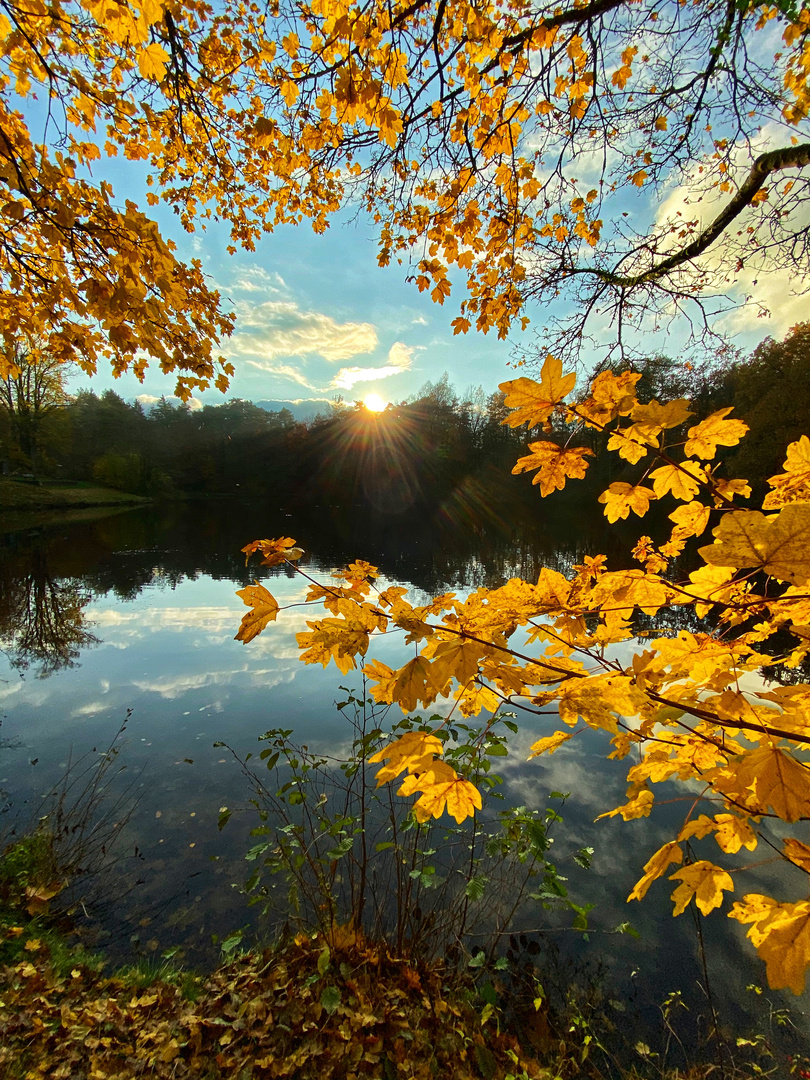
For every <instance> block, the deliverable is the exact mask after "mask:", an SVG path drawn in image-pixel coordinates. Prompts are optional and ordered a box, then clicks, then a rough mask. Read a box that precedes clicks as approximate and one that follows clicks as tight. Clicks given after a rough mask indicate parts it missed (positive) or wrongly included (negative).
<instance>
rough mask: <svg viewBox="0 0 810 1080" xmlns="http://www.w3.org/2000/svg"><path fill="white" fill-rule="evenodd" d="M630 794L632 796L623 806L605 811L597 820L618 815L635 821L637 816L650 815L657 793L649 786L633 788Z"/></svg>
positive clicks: (624, 819)
mask: <svg viewBox="0 0 810 1080" xmlns="http://www.w3.org/2000/svg"><path fill="white" fill-rule="evenodd" d="M628 795H631V798H630V799H629V800H628V801H627V802H626V803H625V804H624V805H623V806H617V807H616V809H615V810H607V811H605V813H604V814H600V815H599V817H597V819H596V820H597V821H599V818H605V817H617V816H618V817H620V818H621V819H622V820H623V821H634V820H635V819H636V818H642V817H649V816H650V811H651V810H652V808H653V803H654V802H655V795H653V793H652V792H651V791H650V790H649V789H648V788H642V789H641V790H640V791H636V792H633V791H632V789H631V791H630V792H628Z"/></svg>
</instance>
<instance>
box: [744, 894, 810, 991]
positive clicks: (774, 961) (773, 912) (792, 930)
mask: <svg viewBox="0 0 810 1080" xmlns="http://www.w3.org/2000/svg"><path fill="white" fill-rule="evenodd" d="M728 917H729V918H730V919H736V920H737V922H741V923H751V924H752V925H751V927H750V929H749V930H748V937H749V938H750V939H751V941H752V942H753V943H754V945H755V947H756V950H757V953H758V954H759V956H760V958H761V959H762V960H764V961H765V965H766V973H767V976H768V985H769V986H770V987H771V988H772V989H774V990H781V989H783V988H785V987H788V988H789V989H791V990H792V991H793V993H794V994H801V993H803V992H804V984H805V973H806V971H807V967H808V964H810V901H807V900H800V901H799V902H798V903H795V904H779V903H777V902H776V901H775V900H772V899H771V898H770V897H769V896H762V895H761V894H759V893H749V894H747V895H746V896H744V897H743V898H742V900H741V901H740V900H738V901H737V902H736V903H735V904H734V907H733V908H732V909H731V911H730V912H729V913H728Z"/></svg>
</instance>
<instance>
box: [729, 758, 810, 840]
mask: <svg viewBox="0 0 810 1080" xmlns="http://www.w3.org/2000/svg"><path fill="white" fill-rule="evenodd" d="M708 778H709V779H711V782H712V784H713V786H714V787H715V789H716V790H717V791H720V792H721V793H722V794H724V795H727V796H728V797H729V798H733V799H734V800H735V801H737V802H739V803H741V804H742V805H743V806H744V807H745V808H746V809H747V810H750V811H751V812H752V813H764V812H765V811H766V810H767V808H768V807H770V808H771V809H772V810H773V812H774V813H775V814H776V815H777V817H780V818H782V820H783V821H798V820H799V818H803V817H810V772H809V771H808V769H807V767H806V766H805V765H804V764H802V762H800V761H797V760H796V758H795V757H793V755H792V754H790V753H787V752H786V751H785V750H782V749H780V748H779V747H778V746H770V745H765V746H760V747H759V748H758V749H756V750H751V751H749V752H748V753H746V754H744V755H743V756H742V757H741V758H740V759H739V760H736V761H731V762H729V763H728V765H726V766H725V767H723V768H720V769H718V770H717V771H716V772H715V773H714V774H710V776H709V777H708Z"/></svg>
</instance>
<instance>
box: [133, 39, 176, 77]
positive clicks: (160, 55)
mask: <svg viewBox="0 0 810 1080" xmlns="http://www.w3.org/2000/svg"><path fill="white" fill-rule="evenodd" d="M168 64H169V54H168V53H167V52H166V50H165V49H164V48H163V46H162V45H158V43H157V42H152V44H151V45H147V46H146V47H145V48H144V49H141V51H140V52H139V53H138V71H140V73H141V75H142V76H143V77H144V79H154V80H155V81H156V82H160V80H161V79H162V78H163V76H164V75H165V74H166V68H167V66H168Z"/></svg>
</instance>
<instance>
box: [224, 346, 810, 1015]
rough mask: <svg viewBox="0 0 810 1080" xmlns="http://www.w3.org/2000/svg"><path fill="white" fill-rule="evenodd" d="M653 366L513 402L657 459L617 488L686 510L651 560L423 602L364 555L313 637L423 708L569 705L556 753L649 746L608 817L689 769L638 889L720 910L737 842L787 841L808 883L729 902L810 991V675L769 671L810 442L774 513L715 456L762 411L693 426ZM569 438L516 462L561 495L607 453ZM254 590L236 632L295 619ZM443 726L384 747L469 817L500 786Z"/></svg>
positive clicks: (786, 971)
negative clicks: (387, 583) (793, 892)
mask: <svg viewBox="0 0 810 1080" xmlns="http://www.w3.org/2000/svg"><path fill="white" fill-rule="evenodd" d="M638 379H639V376H638V375H635V374H632V373H629V372H625V373H622V374H620V375H618V376H617V375H614V374H613V373H612V372H609V371H608V372H603V373H602V374H600V375H599V376H598V377H597V378H596V379H595V380H594V381H593V383H592V384H591V386H590V390H589V392H588V393H587V395H580V396H579V397H578V398H576V397H573V398H570V399H569V400H566V399H568V398H569V395H571V392H572V391H573V389H574V382H575V377H574V376H573V375H564V374H563V368H562V365H561V364H560V362H559V361H558V360H556V359H554V358H553V357H548V359H547V360H546V362H545V364H544V365H543V371H542V378H541V380H540V381H539V382H536V381H534V380H532V379H529V378H520V379H516V380H513V381H511V382H507V383H504V384H503V385H502V389H503V390H504V392H505V394H506V401H507V404H508V405H509V406H511V409H512V411H511V413H510V415H509V416H508V418H507V420H506V421H505V422H506V423H509V424H512V425H519V424H523V423H525V424H528V425H529V426H530V427H538V426H539V428H540V430H541V431H542V430H543V428H544V427H548V424H549V421H550V419H551V417H552V415H553V414H554V413H557V414H558V415H559V414H562V415H564V417H565V419H566V421H567V423H568V425H569V430H571V431H572V432H573V433H574V434H572V435H571V440H573V439H575V433H576V431H577V430H582V429H583V428H592V429H597V430H599V431H603V432H607V433H609V435H610V439H609V443H608V446H609V447H610V449H611V450H612V451H615V452H616V453H617V454H618V455H619V456H620V457H621V458H623V459H624V460H625V461H626V462H628V463H632V464H634V465H636V466H638V471H639V472H640V473H641V476H640V477H639V479H638V480H637V481H636V482H634V483H629V482H624V481H621V482H619V481H617V482H614V483H612V484H610V486H609V487H608V489H607V490H606V491H605V492H603V494H602V495H601V496H600V499H599V501H600V502H601V503H603V504H604V513H605V515H606V516H607V518H608V520H609V521H612V522H613V521H617V520H619V519H621V518H627V517H628V516H629V515H630V514H633V515H637V516H638V517H643V516H644V515H645V513H646V512H647V510H648V508H649V507H650V505H651V503H653V502H663V503H664V504H667V503H668V504H669V505H670V506H671V507H672V509H671V512H670V513H669V520H670V522H671V531H670V535H669V537H668V538H667V539H666V541H665V542H664V543H662V544H660V545H656V544H654V543H653V541H652V540H651V539H650V538H649V537H648V536H642V537H641V538H640V539H639V541H638V543H637V544H636V546H635V548H634V550H633V556H634V559H635V561H636V562H637V563H638V564H639V565H638V568H637V569H635V570H633V569H631V570H620V571H611V570H609V569H608V567H607V566H606V560H605V558H604V556H601V555H597V556H595V557H586V558H585V560H584V562H583V563H582V565H580V566H577V567H575V573H574V574H573V576H571V577H570V578H567V577H565V576H564V575H563V574H561V573H559V572H557V571H553V570H549V569H543V570H542V571H541V573H540V575H539V577H538V580H537V581H536V582H529V581H522V580H519V579H516V578H515V579H512V580H510V581H508V582H507V583H506V584H505V585H503V586H501V587H500V588H492V589H484V588H482V589H477V590H476V591H474V592H472V593H471V594H470V595H469V596H468V597H466V598H465V599H460V598H459V597H457V596H456V595H455V594H453V593H445V594H443V595H441V596H437V597H436V598H435V599H434V600H432V601H431V603H429V604H422V605H419V606H414V605H412V604H411V603H410V602H409V600H408V598H407V591H406V590H405V589H404V588H402V587H400V586H394V587H389V588H385V589H378V588H377V587H376V585H375V581H376V578H377V570H376V568H375V567H373V566H370V565H369V564H368V563H366V562H362V561H358V562H356V563H352V564H351V565H350V566H349V567H348V569H346V570H345V571H341V572H339V573H338V574H336V575H335V578H336V581H335V582H333V583H328V584H320V583H317V582H315V581H311V584H310V587H309V591H308V595H307V601H308V603H310V604H312V605H318V606H320V605H322V606H323V607H324V608H325V609H326V613H327V614H326V617H324V618H313V619H311V620H309V621H308V623H307V625H308V627H309V629H308V630H306V631H305V632H303V633H299V634H298V646H299V649H300V650H301V658H302V659H303V660H304V662H305V663H310V664H311V663H320V664H323V666H324V667H326V666H327V665H329V664H330V663H334V664H336V666H337V667H338V669H339V670H340V671H341V672H342V673H343V674H345V673H347V672H348V671H350V670H351V669H352V668H355V667H357V666H361V667H362V670H363V673H364V675H365V677H366V679H367V680H368V682H369V684H370V688H371V693H372V694H373V696H374V698H375V699H376V700H377V701H379V702H385V703H397V704H399V705H400V706H401V708H402V709H403V711H404V712H406V713H410V712H413V711H415V710H419V709H420V708H427V707H429V706H431V705H432V704H433V703H434V702H436V701H437V699H439V698H441V699H445V700H448V699H449V700H450V701H451V702H452V701H453V699H455V702H454V704H453V708H452V710H451V713H450V720H449V721H448V722H450V723H451V722H452V715H453V712H454V711H455V710H458V712H460V713H461V714H462V715H463V716H471V715H478V714H479V713H481V712H482V710H486V711H487V712H488V713H491V714H497V710H498V709H499V708H500V707H501V706H502V705H504V704H508V705H509V706H510V707H511V708H513V709H514V708H517V709H519V710H521V711H525V712H528V713H534V714H537V715H542V716H549V718H551V717H555V716H556V717H557V718H558V719H559V720H560V721H562V725H563V726H562V727H561V728H559V729H558V730H554V729H553V726H554V725H553V720H552V721H551V723H552V730H550V731H549V734H548V735H546V736H544V737H542V738H540V739H538V740H537V741H536V742H535V743H534V745H533V746H532V756H536V755H539V754H553V753H555V752H556V751H557V750H561V748H562V747H563V746H564V744H566V743H568V742H570V741H571V740H573V739H575V738H576V737H577V735H578V734H579V733H580V732H582V731H585V730H587V729H589V728H591V729H595V730H598V731H601V732H604V733H605V736H606V747H607V753H608V755H609V756H610V757H612V758H618V759H625V758H627V759H628V760H630V761H632V765H631V766H630V768H629V770H628V774H627V782H628V788H627V796H626V801H625V802H624V803H623V804H622V805H621V806H618V807H615V808H611V807H606V808H605V814H606V815H609V816H615V815H619V816H621V817H622V818H623V819H624V820H625V821H629V820H631V819H633V818H639V817H646V816H647V815H649V814H650V813H651V812H652V811H653V809H654V804H655V799H656V785H657V784H660V783H662V782H664V781H674V782H676V783H680V784H683V785H684V787H685V789H686V791H685V793H686V794H687V795H688V798H687V806H688V810H687V811H686V813H685V815H684V820H683V823H682V825H681V827H680V828H679V830H678V832H677V833H676V834H675V835H674V836H673V837H672V839H671V840H669V841H668V842H667V843H666V844H664V846H663V847H661V848H660V849H659V850H658V851H656V852H654V853H651V855H650V857H649V859H648V860H647V862H646V864H645V866H644V869H643V874H642V876H641V877H640V879H639V881H638V882H637V884H636V886H635V888H634V889H633V891H632V893H631V895H630V897H629V899H631V900H642V899H643V898H644V896H645V895H646V893H647V891H648V890H649V888H650V887H651V885H652V884H653V883H654V882H655V881H656V880H657V879H658V878H661V877H663V876H664V875H666V876H668V877H669V879H670V880H671V881H673V882H674V883H675V887H674V891H673V893H672V900H673V902H674V914H675V915H679V914H681V913H682V912H683V911H684V910H685V909H686V907H687V906H688V905H689V904H690V903H692V902H693V901H694V903H695V905H696V906H697V908H698V909H699V910H700V912H701V913H702V914H703V915H708V914H709V913H710V912H712V911H713V910H715V909H716V908H720V907H721V906H722V905H723V903H724V894H725V893H734V892H736V891H737V888H736V885H735V881H734V879H733V877H732V873H735V874H736V873H738V872H739V873H741V874H742V873H743V872H744V868H740V869H739V870H738V869H737V868H736V867H735V865H734V859H733V856H737V855H738V854H739V853H741V849H744V854H745V862H746V863H749V862H750V861H751V856H750V852H753V851H754V850H756V849H757V848H759V847H762V848H764V850H765V852H766V855H767V856H773V854H774V851H776V852H778V854H779V855H780V856H781V858H782V859H784V860H785V861H786V862H788V863H790V864H792V866H793V867H795V870H796V872H797V893H798V898H794V899H791V898H789V897H788V898H781V899H776V898H772V897H769V896H764V895H760V894H759V893H753V892H747V893H743V894H742V895H741V896H739V898H737V899H736V900H735V902H734V903H733V906H732V907H731V910H730V911H729V912H728V915H729V917H730V918H732V919H736V920H738V921H739V922H740V923H743V924H744V925H746V926H747V927H748V936H749V937H750V938H751V940H752V941H753V943H754V945H755V946H756V947H757V950H758V952H759V954H760V956H761V957H762V958H763V960H764V961H765V963H766V965H767V975H768V980H769V983H770V985H771V986H773V987H789V988H790V989H791V990H793V992H794V993H797V994H799V993H801V992H802V990H803V988H804V984H805V969H806V968H807V966H808V964H810V901H808V900H807V899H806V895H807V888H806V881H807V874H808V873H810V846H808V845H807V843H806V842H805V841H804V840H801V839H799V838H798V837H794V836H791V835H789V832H788V834H785V832H784V830H782V829H780V830H777V831H776V833H773V832H771V831H770V830H769V829H768V825H769V823H773V822H784V823H787V824H788V825H790V824H793V823H798V822H805V821H807V820H808V819H810V773H809V772H808V754H807V750H808V746H810V720H808V716H809V715H810V685H808V684H807V683H804V682H795V683H791V684H790V685H780V683H779V681H778V679H777V680H775V681H770V680H769V678H768V673H769V671H772V670H773V669H774V667H775V666H776V665H777V664H778V665H781V666H782V668H783V669H788V670H789V669H797V668H800V667H801V665H803V664H804V662H805V660H806V658H807V654H808V649H810V633H809V632H808V626H809V625H810V440H808V438H807V437H806V436H804V437H802V438H801V439H800V440H799V441H797V442H795V443H792V444H791V445H790V446H789V447H788V450H787V457H786V460H785V463H784V472H782V473H780V474H779V475H777V476H774V477H772V478H771V479H770V481H769V486H770V491H769V492H768V494H767V495H766V497H765V499H764V501H763V504H762V509H761V510H749V509H744V508H742V507H741V506H739V505H738V503H739V502H740V501H744V500H746V499H747V498H748V497H749V496H750V493H751V492H750V488H749V485H748V484H747V483H746V482H745V480H742V479H737V478H726V477H724V476H723V475H722V472H723V468H722V465H720V464H719V463H718V462H717V461H716V453H717V450H718V447H731V446H734V445H735V444H737V443H738V442H739V440H740V439H741V438H742V437H743V436H744V435H745V432H746V430H747V427H746V425H745V423H743V422H742V421H741V420H738V419H735V418H733V417H731V416H729V415H728V413H729V412H730V410H729V409H721V410H719V411H718V412H715V413H714V414H712V415H710V416H708V417H707V418H706V419H704V420H702V421H700V422H699V423H696V424H694V425H692V426H690V425H689V417H690V415H691V413H690V410H689V403H688V402H687V401H686V400H683V399H680V400H676V401H670V402H666V403H663V404H661V403H659V402H658V401H655V400H653V401H651V402H649V403H648V404H640V403H639V401H638V399H637V397H636V394H635V389H634V388H635V384H636V382H637V381H638ZM571 440H569V443H568V444H566V445H560V444H558V443H557V442H554V441H551V440H550V439H549V440H547V439H540V440H538V441H536V442H532V443H531V444H530V445H529V450H530V453H529V454H528V455H527V456H526V457H523V458H521V459H520V460H519V461H518V463H517V465H516V466H515V469H514V471H515V472H523V471H533V472H534V481H533V482H534V483H535V484H537V485H538V486H539V488H540V493H541V494H542V495H547V494H550V493H551V492H553V491H554V490H555V489H560V488H563V487H564V486H565V484H566V482H567V480H568V479H569V478H571V477H574V478H576V477H581V476H582V475H583V474H584V472H585V470H586V469H587V466H588V451H587V450H585V449H583V448H582V447H578V446H576V445H571V444H570V443H571ZM695 538H701V539H700V540H699V541H697V542H698V543H699V544H700V545H701V546H700V547H699V548H698V555H699V558H700V565H699V567H698V568H697V569H696V570H694V571H693V572H692V573H690V574H688V576H682V575H681V573H680V572H679V562H678V557H679V555H681V553H682V552H683V551H684V548H685V547H686V545H687V543H689V542H690V541H691V542H692V543H694V542H695ZM244 550H245V553H246V555H247V557H248V558H250V556H251V555H252V554H254V553H259V554H261V555H262V556H263V563H264V565H266V566H274V565H277V564H279V563H282V562H284V563H287V564H288V565H290V566H293V565H295V560H297V559H299V558H300V556H301V554H302V552H301V550H300V549H299V548H297V547H295V544H294V541H293V540H292V539H291V538H289V537H282V538H279V539H277V540H258V541H255V542H254V543H252V544H249V545H248V546H247V547H246V548H245V549H244ZM300 572H301V573H304V571H300ZM305 576H307V575H305ZM310 580H311V579H310ZM239 595H240V596H241V597H242V599H243V601H244V602H245V604H246V605H247V606H248V608H249V609H250V610H249V611H248V613H247V614H246V615H245V617H244V619H243V622H242V627H241V628H240V631H239V633H238V635H237V637H239V638H240V639H242V640H243V641H250V640H251V639H252V638H254V637H255V636H256V635H257V634H258V633H260V632H261V631H262V630H263V629H264V628H265V627H266V626H267V625H268V624H269V623H271V622H274V621H275V619H276V617H277V613H278V610H279V609H278V604H277V603H276V601H275V600H274V599H273V596H272V594H271V593H270V592H269V591H268V590H267V589H266V588H265V587H264V586H263V585H260V584H258V583H257V584H256V585H253V586H250V587H248V588H246V589H244V590H242V591H241V592H240V594H239ZM686 608H691V609H692V610H693V612H694V616H695V622H696V624H697V625H698V626H699V627H700V630H695V631H690V630H685V629H682V630H680V631H679V632H677V633H672V632H670V633H667V632H665V631H661V632H656V631H648V632H646V633H645V634H644V635H642V636H639V635H638V634H637V632H636V631H635V630H634V627H633V619H634V617H635V616H636V615H637V614H638V613H642V614H644V615H646V616H650V617H651V618H655V617H658V618H659V619H663V618H664V617H665V615H666V613H667V611H669V610H672V609H686ZM392 633H398V634H401V635H403V636H404V640H405V642H406V643H408V644H412V645H413V653H414V655H413V658H412V659H411V660H409V661H408V662H407V663H406V664H404V665H403V666H402V667H400V668H396V669H392V668H391V667H389V666H388V665H387V664H385V663H383V662H381V661H380V660H375V659H371V658H370V656H369V650H370V649H371V647H372V645H373V642H374V641H375V640H376V639H377V638H378V637H379V636H380V635H388V634H392ZM619 645H621V648H620V649H617V648H616V646H619ZM769 645H770V646H771V647H770V648H769V647H768V646H769ZM760 672H763V673H764V675H765V678H764V679H763V678H762V677H760ZM797 674H798V673H797ZM783 681H784V680H783ZM492 723H497V719H495V720H492V721H488V724H492ZM436 732H437V729H435V728H433V729H425V730H421V731H411V732H408V733H406V734H405V735H404V736H402V737H401V738H399V739H397V740H396V741H395V742H393V743H391V744H390V745H388V746H386V747H384V748H383V750H382V751H381V752H380V753H379V754H378V755H376V758H375V759H372V760H377V761H378V762H379V763H380V764H381V768H380V770H379V773H378V774H377V779H378V783H379V784H383V783H386V782H391V781H397V782H399V784H400V787H399V789H398V790H399V794H401V795H403V796H411V797H415V801H414V803H413V812H414V814H415V815H416V817H417V819H418V820H420V821H426V820H428V819H429V818H431V817H435V818H438V817H440V816H441V815H442V814H444V813H448V814H450V815H452V816H453V817H454V818H455V819H456V821H458V822H461V821H464V820H465V819H466V818H467V817H469V816H471V815H472V814H473V813H474V812H475V810H476V809H477V808H479V807H480V806H481V796H480V794H479V792H478V791H477V790H476V788H475V787H474V786H473V785H472V784H471V783H470V782H469V780H467V779H465V777H464V776H462V775H459V774H458V773H457V772H456V771H455V770H454V769H453V768H452V767H451V766H450V765H449V764H448V763H447V762H446V761H444V760H443V759H442V745H443V744H442V742H441V740H440V739H439V738H438V737H437V733H436ZM562 752H564V751H562ZM775 835H778V837H779V838H780V839H778V840H775V839H774V836H775ZM698 842H700V843H698ZM724 856H725V858H723V857H724ZM729 857H732V858H729ZM718 860H720V861H718ZM727 867H728V868H727ZM729 871H731V872H732V873H730V872H729Z"/></svg>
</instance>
